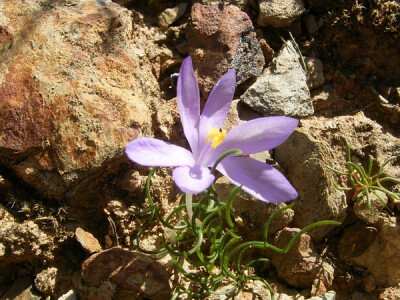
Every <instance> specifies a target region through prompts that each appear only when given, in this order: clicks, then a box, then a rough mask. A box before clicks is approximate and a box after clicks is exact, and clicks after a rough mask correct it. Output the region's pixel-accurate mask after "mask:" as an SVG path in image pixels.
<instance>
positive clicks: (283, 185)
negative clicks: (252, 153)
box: [217, 157, 297, 203]
mask: <svg viewBox="0 0 400 300" xmlns="http://www.w3.org/2000/svg"><path fill="white" fill-rule="evenodd" d="M217 169H218V171H220V172H221V173H222V174H224V175H225V176H226V177H228V178H229V180H231V181H232V182H233V183H234V184H236V185H243V187H242V189H243V190H244V191H245V192H247V193H249V194H250V195H252V196H254V197H255V198H257V199H259V200H261V201H265V202H271V203H279V202H286V201H290V200H293V199H295V198H297V192H296V190H295V189H294V187H293V186H292V185H291V184H290V182H289V181H288V180H287V179H286V178H285V176H283V175H282V173H280V172H279V171H278V170H276V169H275V168H273V167H271V166H270V165H267V164H265V163H262V162H260V161H258V160H255V159H252V158H245V157H227V158H225V159H224V160H222V161H221V163H220V164H219V165H218V167H217Z"/></svg>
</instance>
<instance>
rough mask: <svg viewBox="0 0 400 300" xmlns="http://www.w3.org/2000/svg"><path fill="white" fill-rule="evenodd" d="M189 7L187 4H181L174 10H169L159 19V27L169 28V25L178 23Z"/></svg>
mask: <svg viewBox="0 0 400 300" xmlns="http://www.w3.org/2000/svg"><path fill="white" fill-rule="evenodd" d="M186 7H187V3H186V2H181V3H179V4H178V5H177V6H175V7H173V8H167V9H166V10H164V11H163V12H162V13H161V14H160V15H159V17H158V25H160V27H161V28H167V27H168V26H169V25H171V24H172V23H174V22H175V21H177V20H178V19H179V18H180V17H182V15H183V14H184V13H185V10H186Z"/></svg>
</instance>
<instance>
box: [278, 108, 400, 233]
mask: <svg viewBox="0 0 400 300" xmlns="http://www.w3.org/2000/svg"><path fill="white" fill-rule="evenodd" d="M300 123H301V125H300V127H299V128H298V129H297V130H296V131H295V132H294V133H293V134H292V135H291V136H290V137H289V139H288V140H287V141H286V142H285V143H284V144H283V145H281V146H279V147H278V148H277V149H276V150H275V159H276V160H277V161H278V163H279V164H280V165H281V166H283V167H284V168H285V169H286V170H287V177H288V178H289V180H290V181H291V182H292V184H293V185H294V187H295V188H296V189H297V191H298V193H299V198H298V199H297V200H296V205H295V206H294V208H293V209H294V211H295V217H294V224H295V225H296V226H298V227H300V228H302V227H304V226H306V225H309V224H311V223H312V222H315V221H319V220H323V219H330V220H337V221H343V220H344V217H345V215H346V212H345V210H346V206H347V205H346V199H345V195H344V194H343V193H341V192H339V191H337V190H336V189H335V188H334V187H333V183H334V182H339V180H338V179H337V178H334V174H333V173H332V172H331V171H329V170H328V169H327V168H326V166H331V167H334V168H336V169H338V170H342V171H346V170H347V168H346V160H347V159H346V141H347V142H348V143H350V145H351V148H352V154H353V159H355V160H356V159H359V160H360V162H362V163H364V165H365V164H366V163H367V162H368V156H369V155H371V156H372V157H374V159H375V160H376V166H375V167H378V166H380V165H382V163H383V162H384V161H385V160H386V159H388V158H389V157H390V156H393V155H397V156H398V155H399V154H400V148H399V141H398V139H396V138H395V137H394V136H393V135H391V134H390V133H389V132H387V131H385V130H384V129H383V128H382V127H381V126H380V125H378V124H377V123H375V122H374V121H372V120H371V119H369V118H367V117H365V115H364V114H363V113H362V112H360V113H357V114H355V115H353V116H340V117H335V118H330V119H327V118H324V117H313V118H310V119H306V120H301V122H300ZM385 170H386V172H385V173H386V175H387V176H392V177H394V178H399V177H400V170H399V168H398V164H397V163H396V162H394V163H392V164H389V165H387V166H386V168H385ZM373 172H374V171H373ZM335 176H336V175H335ZM341 184H342V185H346V184H347V182H346V180H344V179H343V182H342V183H341ZM332 228H333V227H331V226H326V227H325V226H324V227H320V228H316V229H315V230H313V231H311V232H310V235H311V236H312V237H313V238H316V239H320V238H322V237H323V236H324V235H325V234H326V233H327V232H329V231H330V230H331V229H332Z"/></svg>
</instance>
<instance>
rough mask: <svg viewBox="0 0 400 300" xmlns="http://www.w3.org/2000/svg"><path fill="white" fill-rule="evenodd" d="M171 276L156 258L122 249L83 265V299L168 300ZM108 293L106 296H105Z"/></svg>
mask: <svg viewBox="0 0 400 300" xmlns="http://www.w3.org/2000/svg"><path fill="white" fill-rule="evenodd" d="M169 276H170V275H169V274H168V273H167V272H166V270H165V269H164V268H163V267H162V266H161V264H160V263H159V262H157V261H155V260H154V259H152V258H150V257H148V256H146V255H144V254H141V253H134V252H130V251H127V250H123V249H121V248H111V249H109V250H106V251H103V252H100V253H97V254H94V255H92V256H91V257H89V258H88V259H87V260H86V261H85V262H84V263H83V265H82V279H83V286H82V287H80V293H81V296H82V297H83V299H104V300H106V299H111V298H109V297H110V295H112V297H114V298H115V299H136V297H138V295H141V296H143V297H145V298H147V299H169V298H170V297H171V289H170V287H169V283H168V280H169ZM104 291H107V293H103V292H104Z"/></svg>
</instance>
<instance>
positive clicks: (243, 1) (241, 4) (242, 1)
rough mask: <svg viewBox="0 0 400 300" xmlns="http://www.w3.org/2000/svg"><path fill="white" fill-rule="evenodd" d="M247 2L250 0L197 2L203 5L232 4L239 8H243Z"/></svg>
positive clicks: (201, 0) (205, 0) (208, 0)
mask: <svg viewBox="0 0 400 300" xmlns="http://www.w3.org/2000/svg"><path fill="white" fill-rule="evenodd" d="M249 2H250V0H199V3H201V4H204V5H216V4H221V3H224V4H233V5H236V6H237V7H239V8H240V9H244V8H245V7H246V5H247V4H248V3H249Z"/></svg>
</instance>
